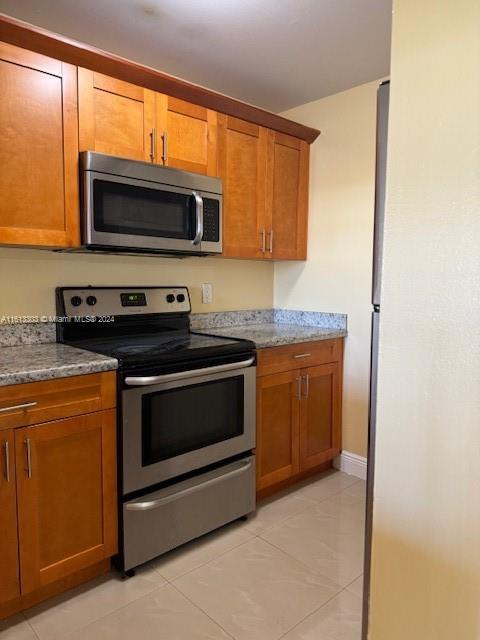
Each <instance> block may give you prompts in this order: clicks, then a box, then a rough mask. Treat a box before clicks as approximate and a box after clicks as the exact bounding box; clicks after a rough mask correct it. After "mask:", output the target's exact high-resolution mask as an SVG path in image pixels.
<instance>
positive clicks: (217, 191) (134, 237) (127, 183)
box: [80, 151, 222, 255]
mask: <svg viewBox="0 0 480 640" xmlns="http://www.w3.org/2000/svg"><path fill="white" fill-rule="evenodd" d="M80 170H81V184H82V226H83V229H82V233H83V245H84V246H85V248H87V249H92V250H99V251H110V252H112V251H124V252H129V253H158V254H167V255H169V254H173V255H175V254H176V255H205V254H214V253H221V252H222V182H221V180H219V179H218V178H211V177H208V176H203V175H199V174H196V173H188V172H186V171H179V170H178V169H172V168H170V167H164V166H160V165H155V164H150V163H148V162H139V161H136V160H127V159H125V158H117V157H114V156H107V155H104V154H101V153H94V152H92V151H85V152H83V153H81V154H80Z"/></svg>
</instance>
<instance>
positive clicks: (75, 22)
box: [0, 0, 391, 112]
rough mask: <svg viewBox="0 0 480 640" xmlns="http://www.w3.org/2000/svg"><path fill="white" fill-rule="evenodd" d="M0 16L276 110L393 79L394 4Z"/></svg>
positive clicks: (62, 4)
mask: <svg viewBox="0 0 480 640" xmlns="http://www.w3.org/2000/svg"><path fill="white" fill-rule="evenodd" d="M0 11H2V12H3V13H7V14H9V15H12V16H15V17H17V18H20V19H21V20H25V21H27V22H31V23H33V24H36V25H38V26H41V27H45V28H47V29H50V30H52V31H55V32H57V33H61V34H63V35H66V36H70V37H72V38H75V39H77V40H80V41H82V42H86V43H88V44H92V45H95V46H97V47H100V48H102V49H105V50H106V51H110V52H112V53H116V54H119V55H122V56H124V57H126V58H129V59H131V60H135V61H137V62H140V63H143V64H146V65H149V66H151V67H155V68H157V69H160V70H161V71H165V72H167V73H170V74H173V75H176V76H179V77H181V78H184V79H186V80H190V81H191V82H195V83H197V84H201V85H204V86H206V87H209V88H211V89H215V90H217V91H221V92H222V93H225V94H228V95H230V96H234V97H236V98H239V99H241V100H244V101H246V102H250V103H252V104H255V105H258V106H261V107H264V108H266V109H270V110H272V111H277V112H278V111H282V110H284V109H288V108H290V107H294V106H297V105H300V104H304V103H305V102H310V101H311V100H316V99H318V98H321V97H324V96H326V95H331V94H333V93H337V92H338V91H343V90H344V89H348V88H350V87H353V86H355V85H358V84H362V83H363V82H368V81H369V80H375V79H377V78H381V77H383V76H386V75H388V72H389V65H390V23H391V0H20V1H19V0H0Z"/></svg>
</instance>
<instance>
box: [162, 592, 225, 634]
mask: <svg viewBox="0 0 480 640" xmlns="http://www.w3.org/2000/svg"><path fill="white" fill-rule="evenodd" d="M170 584H171V586H172V587H173V588H174V589H175V591H177V592H178V593H179V594H180V595H182V596H183V597H184V598H185V599H186V600H188V601H189V602H190V604H193V605H194V606H195V607H196V608H197V609H199V611H201V612H202V613H204V614H205V615H206V616H207V618H209V619H210V620H211V621H212V622H213V623H214V624H216V625H217V627H219V628H220V629H221V630H222V631H223V632H224V633H226V634H227V636H228V637H229V638H231V639H232V640H236V638H235V636H234V635H232V634H231V633H230V632H229V631H227V630H226V629H224V628H223V627H222V625H221V624H220V623H219V622H218V621H217V620H215V618H212V616H211V615H210V614H209V613H207V612H206V611H205V609H203V607H201V606H200V605H199V604H198V603H197V602H195V600H192V599H191V598H190V597H189V596H187V594H186V593H183V591H182V590H181V589H179V588H178V587H177V585H175V584H173V583H170Z"/></svg>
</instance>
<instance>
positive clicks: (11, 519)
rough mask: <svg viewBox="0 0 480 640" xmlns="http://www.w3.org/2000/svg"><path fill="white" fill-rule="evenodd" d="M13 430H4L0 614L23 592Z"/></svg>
mask: <svg viewBox="0 0 480 640" xmlns="http://www.w3.org/2000/svg"><path fill="white" fill-rule="evenodd" d="M14 446H15V445H14V438H13V430H12V429H8V430H5V431H0V616H1V612H2V606H1V605H2V604H4V603H5V602H8V601H9V600H13V599H14V598H17V597H18V596H19V595H20V582H19V571H18V536H17V498H16V489H15V458H14V451H15V449H14Z"/></svg>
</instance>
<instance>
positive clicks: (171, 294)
mask: <svg viewBox="0 0 480 640" xmlns="http://www.w3.org/2000/svg"><path fill="white" fill-rule="evenodd" d="M58 292H59V295H60V296H61V300H62V306H63V309H64V311H65V315H66V316H68V317H74V316H77V317H78V316H82V317H85V316H121V315H123V316H124V315H134V314H145V313H190V311H191V306H190V296H189V293H188V288H187V287H83V288H81V287H78V288H77V287H67V288H60V289H59V290H58Z"/></svg>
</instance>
